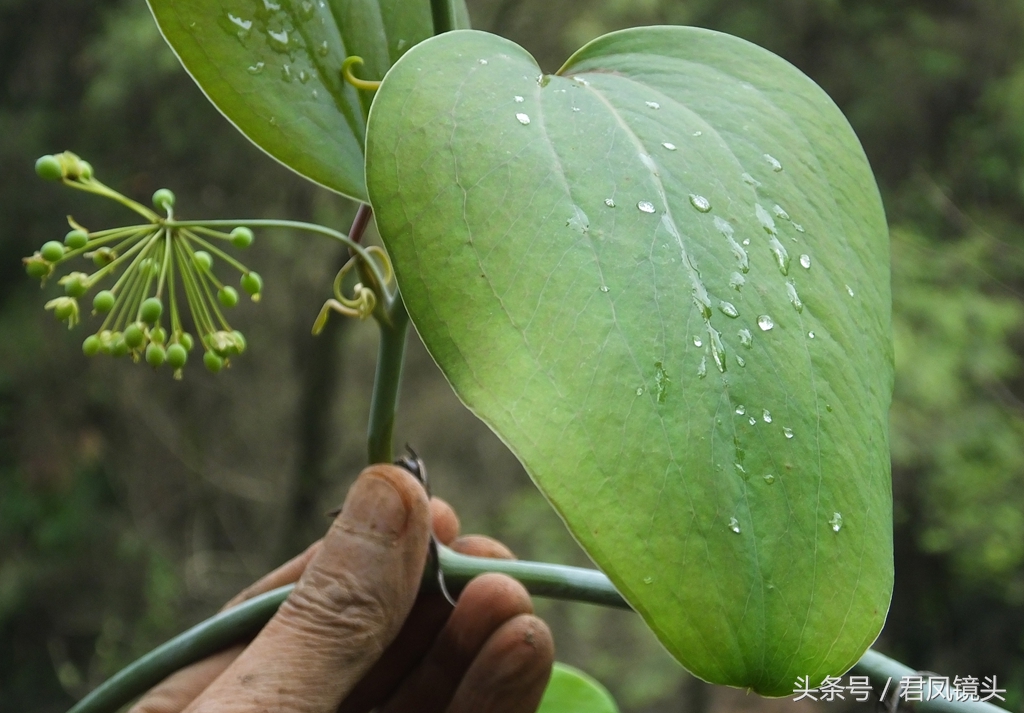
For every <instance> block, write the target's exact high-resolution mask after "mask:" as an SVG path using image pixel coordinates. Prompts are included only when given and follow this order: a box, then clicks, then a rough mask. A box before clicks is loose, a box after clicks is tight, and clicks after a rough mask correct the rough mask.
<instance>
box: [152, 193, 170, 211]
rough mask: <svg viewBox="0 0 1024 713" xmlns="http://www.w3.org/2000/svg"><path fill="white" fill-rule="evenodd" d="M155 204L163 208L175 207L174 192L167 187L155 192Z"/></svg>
mask: <svg viewBox="0 0 1024 713" xmlns="http://www.w3.org/2000/svg"><path fill="white" fill-rule="evenodd" d="M153 205H154V206H155V207H156V208H159V209H161V210H170V209H171V208H173V207H174V194H173V193H171V192H170V191H169V190H168V189H166V188H160V189H158V190H157V192H156V193H154V194H153Z"/></svg>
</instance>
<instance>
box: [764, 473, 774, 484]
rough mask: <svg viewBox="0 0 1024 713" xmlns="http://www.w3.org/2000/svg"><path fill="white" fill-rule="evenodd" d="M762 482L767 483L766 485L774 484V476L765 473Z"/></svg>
mask: <svg viewBox="0 0 1024 713" xmlns="http://www.w3.org/2000/svg"><path fill="white" fill-rule="evenodd" d="M764 482H766V483H768V485H771V484H772V483H774V482H775V476H774V475H772V474H771V473H765V474H764Z"/></svg>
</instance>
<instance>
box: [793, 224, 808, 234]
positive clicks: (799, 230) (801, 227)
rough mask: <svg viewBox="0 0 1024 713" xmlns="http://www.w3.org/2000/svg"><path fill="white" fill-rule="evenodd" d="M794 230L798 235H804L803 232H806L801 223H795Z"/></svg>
mask: <svg viewBox="0 0 1024 713" xmlns="http://www.w3.org/2000/svg"><path fill="white" fill-rule="evenodd" d="M793 229H794V230H795V231H796V232H798V233H803V232H805V231H804V226H802V225H800V224H799V223H793Z"/></svg>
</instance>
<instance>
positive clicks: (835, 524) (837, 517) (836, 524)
mask: <svg viewBox="0 0 1024 713" xmlns="http://www.w3.org/2000/svg"><path fill="white" fill-rule="evenodd" d="M828 524H829V525H831V526H832V532H839V530H841V529H842V527H843V516H842V515H841V514H840V513H837V512H834V513H832V519H831V520H829V521H828Z"/></svg>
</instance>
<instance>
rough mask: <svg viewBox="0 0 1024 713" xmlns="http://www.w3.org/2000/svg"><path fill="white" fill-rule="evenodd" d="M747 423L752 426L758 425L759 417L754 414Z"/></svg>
mask: <svg viewBox="0 0 1024 713" xmlns="http://www.w3.org/2000/svg"><path fill="white" fill-rule="evenodd" d="M747 423H749V424H750V425H751V426H756V425H757V419H756V418H754V417H753V416H751V417H750V418H748V419H747Z"/></svg>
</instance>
